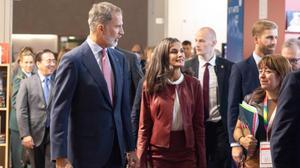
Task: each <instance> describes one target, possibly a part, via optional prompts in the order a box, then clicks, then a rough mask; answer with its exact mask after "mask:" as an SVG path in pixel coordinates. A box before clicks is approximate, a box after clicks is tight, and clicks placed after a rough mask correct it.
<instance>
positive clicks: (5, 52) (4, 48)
mask: <svg viewBox="0 0 300 168" xmlns="http://www.w3.org/2000/svg"><path fill="white" fill-rule="evenodd" d="M0 60H1V62H0V63H1V64H7V63H8V62H9V45H8V43H0Z"/></svg>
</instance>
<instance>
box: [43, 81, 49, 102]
mask: <svg viewBox="0 0 300 168" xmlns="http://www.w3.org/2000/svg"><path fill="white" fill-rule="evenodd" d="M43 91H44V98H45V101H46V103H47V105H48V100H49V78H48V77H45V78H44V80H43Z"/></svg>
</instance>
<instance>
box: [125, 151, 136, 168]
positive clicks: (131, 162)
mask: <svg viewBox="0 0 300 168" xmlns="http://www.w3.org/2000/svg"><path fill="white" fill-rule="evenodd" d="M126 158H127V161H128V168H138V164H137V163H138V158H137V156H136V153H135V151H132V152H128V153H127V154H126Z"/></svg>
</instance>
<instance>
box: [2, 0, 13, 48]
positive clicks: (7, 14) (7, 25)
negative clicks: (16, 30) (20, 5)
mask: <svg viewBox="0 0 300 168" xmlns="http://www.w3.org/2000/svg"><path fill="white" fill-rule="evenodd" d="M12 8H13V0H0V42H6V43H9V44H10V45H11V34H12V15H13V13H12Z"/></svg>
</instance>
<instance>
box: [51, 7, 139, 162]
mask: <svg viewBox="0 0 300 168" xmlns="http://www.w3.org/2000/svg"><path fill="white" fill-rule="evenodd" d="M88 23H89V27H90V34H89V36H88V37H87V40H86V41H85V42H84V43H82V44H81V45H80V46H79V47H77V48H75V49H73V50H71V51H70V52H68V53H66V54H65V55H64V56H63V58H62V60H61V63H60V65H59V66H58V70H57V73H56V80H55V87H54V92H53V94H54V96H53V97H54V99H53V106H52V110H51V129H50V131H51V134H50V137H51V157H52V159H53V160H56V166H57V167H69V166H71V165H72V166H73V167H75V168H90V167H95V168H98V167H123V166H124V163H125V152H128V151H133V150H134V147H133V145H132V139H131V138H132V137H131V122H130V103H129V102H130V100H129V94H130V83H129V76H128V64H127V63H126V60H125V57H124V56H123V55H122V53H120V52H119V51H117V50H115V49H112V48H111V47H114V46H116V45H117V43H118V40H119V39H120V38H121V37H122V36H123V35H124V30H123V20H122V11H121V9H120V8H119V7H117V6H115V5H113V4H111V3H108V2H100V3H96V4H94V5H93V7H92V8H91V10H90V11H89V19H88ZM132 154H133V152H131V153H130V154H129V156H130V155H132Z"/></svg>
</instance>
